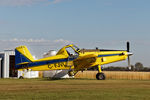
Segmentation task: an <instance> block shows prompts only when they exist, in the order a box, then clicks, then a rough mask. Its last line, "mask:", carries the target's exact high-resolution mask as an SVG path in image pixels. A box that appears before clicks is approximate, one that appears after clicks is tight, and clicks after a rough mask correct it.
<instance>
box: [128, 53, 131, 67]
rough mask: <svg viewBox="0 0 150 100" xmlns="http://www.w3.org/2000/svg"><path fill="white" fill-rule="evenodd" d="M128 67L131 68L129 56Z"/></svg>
mask: <svg viewBox="0 0 150 100" xmlns="http://www.w3.org/2000/svg"><path fill="white" fill-rule="evenodd" d="M128 68H129V69H131V63H130V57H129V56H128Z"/></svg>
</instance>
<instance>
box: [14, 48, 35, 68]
mask: <svg viewBox="0 0 150 100" xmlns="http://www.w3.org/2000/svg"><path fill="white" fill-rule="evenodd" d="M32 61H34V58H33V56H32V55H31V53H30V52H29V50H28V48H27V47H26V46H19V47H17V48H16V49H15V63H16V65H17V64H19V63H25V62H32Z"/></svg>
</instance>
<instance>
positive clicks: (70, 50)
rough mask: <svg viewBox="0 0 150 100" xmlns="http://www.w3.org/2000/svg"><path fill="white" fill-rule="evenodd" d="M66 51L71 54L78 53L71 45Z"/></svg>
mask: <svg viewBox="0 0 150 100" xmlns="http://www.w3.org/2000/svg"><path fill="white" fill-rule="evenodd" d="M66 51H67V53H68V55H69V56H72V55H78V53H76V52H75V51H74V50H73V48H71V47H68V48H66Z"/></svg>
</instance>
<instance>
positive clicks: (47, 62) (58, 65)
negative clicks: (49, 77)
mask: <svg viewBox="0 0 150 100" xmlns="http://www.w3.org/2000/svg"><path fill="white" fill-rule="evenodd" d="M129 48H130V47H129V42H127V50H105V49H98V48H97V49H95V50H89V49H88V50H87V49H79V48H78V47H77V46H75V45H73V44H71V45H67V46H64V47H63V48H62V49H60V50H59V51H58V53H57V54H56V55H55V56H51V57H47V58H42V59H38V60H35V59H34V58H33V56H32V55H31V53H30V52H29V50H28V49H27V47H26V46H19V47H17V48H16V49H15V64H16V66H15V68H16V69H18V70H24V69H27V70H28V69H30V70H32V71H47V70H65V69H68V74H69V75H70V76H73V75H75V74H76V73H77V72H78V71H83V70H85V69H88V68H91V67H95V66H97V68H98V73H97V75H96V78H97V79H98V80H104V79H105V75H104V73H102V67H101V65H104V64H109V63H113V62H117V61H122V60H126V59H127V58H128V59H129V56H131V55H132V53H131V52H130V51H129ZM128 63H129V66H130V60H128Z"/></svg>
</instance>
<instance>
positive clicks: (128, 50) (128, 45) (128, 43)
mask: <svg viewBox="0 0 150 100" xmlns="http://www.w3.org/2000/svg"><path fill="white" fill-rule="evenodd" d="M127 52H130V42H127Z"/></svg>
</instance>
